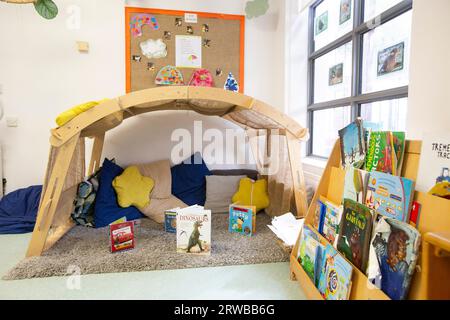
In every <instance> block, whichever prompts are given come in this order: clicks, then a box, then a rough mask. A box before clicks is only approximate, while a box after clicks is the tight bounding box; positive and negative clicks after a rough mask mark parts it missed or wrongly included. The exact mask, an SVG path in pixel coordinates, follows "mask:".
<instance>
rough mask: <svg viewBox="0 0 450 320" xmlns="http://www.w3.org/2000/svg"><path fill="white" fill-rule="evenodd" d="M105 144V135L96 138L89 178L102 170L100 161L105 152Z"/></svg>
mask: <svg viewBox="0 0 450 320" xmlns="http://www.w3.org/2000/svg"><path fill="white" fill-rule="evenodd" d="M104 142H105V133H102V134H100V135H98V136H95V137H94V145H93V146H92V155H91V161H90V163H89V172H88V173H87V176H90V175H92V174H93V173H95V172H96V171H97V170H98V169H99V168H100V161H101V157H102V151H103V143H104Z"/></svg>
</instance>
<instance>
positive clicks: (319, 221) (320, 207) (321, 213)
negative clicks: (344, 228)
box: [312, 200, 326, 233]
mask: <svg viewBox="0 0 450 320" xmlns="http://www.w3.org/2000/svg"><path fill="white" fill-rule="evenodd" d="M325 211H326V206H325V204H324V203H323V202H322V201H320V200H317V203H316V210H314V220H313V223H312V225H313V227H314V228H315V229H316V230H317V231H319V233H322V230H323V220H324V218H325Z"/></svg>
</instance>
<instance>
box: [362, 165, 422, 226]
mask: <svg viewBox="0 0 450 320" xmlns="http://www.w3.org/2000/svg"><path fill="white" fill-rule="evenodd" d="M414 185H415V184H414V181H412V180H410V179H407V178H403V177H398V176H393V175H390V174H386V173H383V172H375V171H374V172H371V173H370V175H369V182H368V184H367V191H366V199H365V204H366V206H368V207H369V208H371V209H374V210H375V212H376V213H378V214H382V215H384V216H387V217H388V218H394V219H397V220H400V221H403V222H409V213H410V208H411V203H412V201H413V197H414Z"/></svg>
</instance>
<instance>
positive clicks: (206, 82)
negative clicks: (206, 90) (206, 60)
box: [189, 69, 214, 87]
mask: <svg viewBox="0 0 450 320" xmlns="http://www.w3.org/2000/svg"><path fill="white" fill-rule="evenodd" d="M189 85H190V86H194V87H213V86H214V80H213V76H212V74H211V72H209V70H207V69H199V70H196V71H195V72H194V73H193V74H192V77H191V80H190V81H189Z"/></svg>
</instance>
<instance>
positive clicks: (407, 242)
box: [368, 217, 420, 300]
mask: <svg viewBox="0 0 450 320" xmlns="http://www.w3.org/2000/svg"><path fill="white" fill-rule="evenodd" d="M419 245H420V233H419V231H417V229H416V228H414V227H413V226H411V225H409V224H407V223H404V222H401V221H398V220H395V219H390V218H386V217H381V218H380V219H379V221H378V222H377V223H376V224H375V228H374V236H373V240H372V243H371V246H370V250H371V251H370V262H369V271H368V276H369V280H370V281H372V283H374V284H375V285H376V286H377V287H378V288H380V289H381V290H383V292H384V293H386V294H387V295H388V296H389V297H390V298H391V299H393V300H403V299H405V298H406V297H407V295H408V291H409V287H410V284H411V278H412V276H413V274H414V270H415V268H416V263H417V257H418V255H419Z"/></svg>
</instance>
